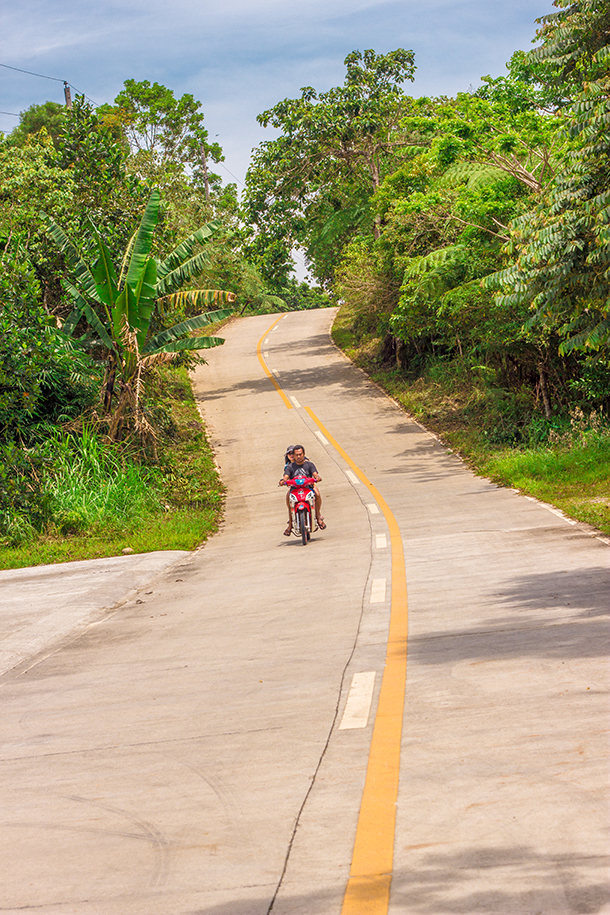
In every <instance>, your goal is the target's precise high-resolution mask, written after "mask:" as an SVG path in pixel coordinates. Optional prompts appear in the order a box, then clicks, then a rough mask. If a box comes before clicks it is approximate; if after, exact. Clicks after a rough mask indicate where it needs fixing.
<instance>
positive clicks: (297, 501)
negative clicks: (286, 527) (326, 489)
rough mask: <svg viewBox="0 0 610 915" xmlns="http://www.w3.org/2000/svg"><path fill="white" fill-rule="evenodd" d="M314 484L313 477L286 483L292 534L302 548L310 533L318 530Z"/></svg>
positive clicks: (300, 478)
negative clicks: (300, 543) (301, 543)
mask: <svg viewBox="0 0 610 915" xmlns="http://www.w3.org/2000/svg"><path fill="white" fill-rule="evenodd" d="M315 482H316V481H315V480H314V478H313V477H295V478H294V479H293V480H287V481H286V486H288V488H289V493H288V502H289V505H290V517H291V519H292V533H293V534H294V535H295V537H300V538H301V540H302V541H303V546H307V541H308V540H309V539H310V537H311V535H312V533H313V532H314V531H317V530H318V520H317V518H316V496H315V493H314V491H313V484H314V483H315Z"/></svg>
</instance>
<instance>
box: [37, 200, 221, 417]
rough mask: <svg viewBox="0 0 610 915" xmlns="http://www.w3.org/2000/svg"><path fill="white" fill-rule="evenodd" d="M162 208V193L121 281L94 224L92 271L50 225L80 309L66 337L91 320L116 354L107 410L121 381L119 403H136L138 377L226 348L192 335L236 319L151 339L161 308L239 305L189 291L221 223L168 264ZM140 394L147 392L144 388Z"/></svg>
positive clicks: (186, 324) (188, 325)
mask: <svg viewBox="0 0 610 915" xmlns="http://www.w3.org/2000/svg"><path fill="white" fill-rule="evenodd" d="M159 205H160V194H159V191H158V190H157V189H155V190H153V191H152V192H151V195H150V197H149V200H148V203H147V204H146V208H145V210H144V215H143V216H142V219H141V222H140V225H139V226H138V229H137V230H136V232H135V234H134V236H133V238H132V239H131V241H130V243H129V245H128V247H127V250H126V252H125V255H124V257H123V261H122V264H121V269H120V271H119V275H118V276H117V272H116V270H115V266H114V263H113V261H112V257H111V255H110V251H109V250H108V246H107V245H106V243H105V242H104V240H103V239H102V238H101V237H100V235H99V233H98V232H97V230H96V229H95V227H94V226H93V225H92V233H93V239H94V242H95V246H96V247H97V252H98V256H97V258H96V259H95V261H94V263H92V264H89V263H87V262H86V261H85V260H84V259H83V257H81V255H80V253H79V251H78V249H77V247H76V245H75V244H74V243H73V242H72V240H71V239H70V238H69V237H68V236H67V235H66V233H65V232H64V231H63V229H61V228H60V226H58V225H57V224H56V223H55V222H53V221H52V220H48V222H47V231H48V233H49V235H50V236H51V238H52V239H53V241H54V242H55V244H56V245H57V246H58V247H59V248H60V250H61V251H62V252H63V254H64V256H65V257H66V260H67V261H68V263H69V265H70V266H71V267H72V269H73V271H74V277H75V282H74V283H67V284H66V285H67V289H68V291H69V292H70V294H71V295H72V298H73V300H74V308H73V310H72V312H71V314H70V316H69V318H68V319H67V321H66V322H65V324H64V326H63V330H64V332H66V333H72V332H73V331H74V329H75V328H76V325H77V324H78V322H79V321H80V320H81V318H84V319H85V320H86V321H87V323H88V324H89V326H90V328H91V329H92V330H93V332H94V333H95V334H96V335H97V337H99V339H100V341H101V342H102V343H103V344H104V346H105V347H106V348H107V349H108V351H109V364H108V372H107V379H106V392H105V398H104V399H105V405H106V408H107V409H110V407H111V402H112V397H113V394H114V388H115V379H116V376H117V374H118V377H119V382H120V387H121V392H120V395H119V402H121V400H122V401H125V400H126V399H129V398H130V397H131V399H132V402H133V398H134V394H133V390H128V389H130V386H131V387H133V386H132V382H133V381H134V380H136V379H135V376H137V380H138V381H139V376H140V373H141V371H142V368H143V366H145V365H150V364H151V363H152V362H154V361H156V360H158V359H162V358H171V357H172V355H173V354H176V353H179V352H183V351H185V350H200V349H208V348H210V347H213V346H220V345H221V344H222V343H224V340H223V339H222V338H221V337H213V336H207V335H203V336H192V334H193V332H194V331H197V330H199V329H200V328H202V327H205V326H206V325H209V324H212V323H214V322H216V321H220V320H222V319H223V318H226V317H228V316H229V315H230V314H232V312H233V309H231V308H228V309H217V310H214V311H206V312H202V313H200V314H198V315H195V316H194V317H191V318H187V320H185V321H181V322H180V323H179V324H175V325H174V326H173V327H170V328H169V329H168V330H164V331H161V332H160V333H157V334H155V335H154V336H151V335H150V325H151V321H152V317H153V314H154V311H155V308H157V309H159V308H163V309H165V308H171V306H177V305H182V306H184V305H189V306H190V307H191V308H202V307H204V306H208V307H209V306H211V305H219V304H228V303H231V302H234V301H235V294H234V293H232V292H223V291H222V290H219V289H189V290H184V289H182V286H183V285H184V284H185V283H186V282H187V281H188V280H189V279H191V278H192V277H194V276H198V275H200V274H201V273H202V272H203V270H204V269H205V267H206V266H207V264H208V262H209V257H208V254H207V251H206V250H205V246H206V243H207V242H208V241H209V240H210V238H211V237H212V236H213V235H214V233H215V232H217V231H218V229H219V228H220V224H219V223H218V222H210V223H208V224H207V225H204V226H202V227H201V228H199V229H197V231H196V232H193V233H192V234H191V235H189V237H188V238H187V239H185V241H183V242H182V243H181V244H180V245H178V247H177V248H175V249H174V250H173V251H172V252H171V254H169V255H168V256H167V257H166V258H164V259H163V260H157V259H156V258H155V257H153V256H152V255H151V253H150V251H151V247H152V238H153V233H154V230H155V226H156V225H157V221H158V218H159ZM136 387H137V388H138V389H139V384H137V385H136ZM126 389H127V390H126ZM124 394H125V395H126V397H124V396H123V395H124ZM137 400H138V395H137V393H136V395H135V407H136V425H137V420H138V413H139V407H138V403H137ZM119 406H120V403H119Z"/></svg>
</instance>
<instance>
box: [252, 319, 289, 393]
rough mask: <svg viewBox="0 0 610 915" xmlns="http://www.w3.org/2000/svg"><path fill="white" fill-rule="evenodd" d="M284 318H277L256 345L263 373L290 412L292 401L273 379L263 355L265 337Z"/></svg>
mask: <svg viewBox="0 0 610 915" xmlns="http://www.w3.org/2000/svg"><path fill="white" fill-rule="evenodd" d="M283 317H284V315H280V316H279V318H276V320H275V321H274V322H273V324H272V325H271V327H270V328H269V329H268V330H266V331H265V333H264V334H263V336H262V337H261V338H260V340H259V341H258V343H257V344H256V355H257V356H258V361H259V362H260V364H261V365H262V367H263V371H264V373H265V375H267V376H268V378H270V379H271V383H272V384H273V385H274V387H275V389H276V391H277V392H278V394H279V395H280V397H281V398H282V400H283V401H284V403H285V404H286V406H287V407H288V409H289V410H292V409H293V407H292V404H291V403H290V401H289V400H288V398H287V397H286V395H285V394H284V392H283V391H282V389H281V387H280V386H279V384H278V382H277V381H276V380H275V378H274V377H273V375H272V374H271V372H270V371H269V369H268V368H267V363H266V362H265V360H264V359H263V353H262V347H263V340H264V339H265V337H266V336H267V334H268V333H270V331H272V330H273V328H274V327H275V325H276V324H277V323H278V322H279V321H281V320H282V318H283Z"/></svg>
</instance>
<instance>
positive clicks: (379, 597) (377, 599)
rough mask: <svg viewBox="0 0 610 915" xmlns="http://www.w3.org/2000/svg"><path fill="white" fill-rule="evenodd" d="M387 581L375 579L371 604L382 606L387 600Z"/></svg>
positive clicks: (372, 586)
mask: <svg viewBox="0 0 610 915" xmlns="http://www.w3.org/2000/svg"><path fill="white" fill-rule="evenodd" d="M385 591H386V580H385V578H374V579H373V584H372V585H371V600H370V603H371V604H382V603H383V602H384V600H385Z"/></svg>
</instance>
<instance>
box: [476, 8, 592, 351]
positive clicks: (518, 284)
mask: <svg viewBox="0 0 610 915" xmlns="http://www.w3.org/2000/svg"><path fill="white" fill-rule="evenodd" d="M555 5H556V6H557V7H558V8H559V9H560V12H558V13H554V14H552V15H551V16H547V17H544V19H543V20H542V26H541V29H540V30H539V33H538V35H539V37H540V38H541V39H542V45H541V47H540V48H538V49H537V50H535V51H534V52H532V55H531V57H532V60H533V61H534V63H536V62H539V61H541V62H543V63H544V64H545V65H546V67H547V72H551V73H552V75H553V80H554V82H555V83H556V84H563V85H565V86H566V94H568V93H569V94H571V95H572V96H574V101H573V102H572V103H571V105H570V106H569V107H568V108H567V109H566V111H565V115H564V124H565V127H564V133H565V136H566V143H567V148H568V154H567V155H566V157H565V164H564V167H563V169H562V170H561V171H560V172H558V174H557V176H556V178H555V179H554V181H553V183H552V185H551V186H550V187H549V188H548V192H547V193H546V194H545V196H544V198H543V199H542V200H541V202H540V203H539V205H538V206H537V207H535V208H534V209H532V210H530V211H529V212H527V213H525V214H524V215H523V216H521V217H520V218H519V219H517V220H515V221H514V223H513V224H512V226H511V242H510V245H511V251H512V252H514V254H515V255H516V257H515V259H514V261H513V262H512V263H511V264H510V265H509V266H508V267H507V268H506V269H505V270H504V271H502V272H500V273H498V274H496V275H495V276H494V277H493V278H492V279H490V281H489V282H490V284H492V283H497V284H500V285H501V286H502V287H503V289H504V295H503V296H502V297H501V300H502V301H503V302H504V303H506V304H507V305H511V306H513V307H522V306H525V307H527V308H529V309H530V310H531V312H532V318H531V324H532V325H533V326H541V327H544V328H547V330H549V331H551V332H559V333H560V335H561V336H562V337H563V342H562V344H561V351H562V352H563V353H568V352H573V351H580V352H585V353H589V354H595V355H596V358H601V359H604V360H608V359H610V279H609V273H610V193H609V191H608V188H609V187H610V139H609V136H608V129H607V125H608V122H609V121H610V11H609V10H608V6H607V4H606V3H602V2H598V0H578V2H575V3H567V2H565V0H557V2H556V4H555Z"/></svg>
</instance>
